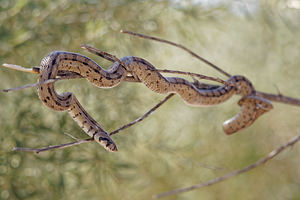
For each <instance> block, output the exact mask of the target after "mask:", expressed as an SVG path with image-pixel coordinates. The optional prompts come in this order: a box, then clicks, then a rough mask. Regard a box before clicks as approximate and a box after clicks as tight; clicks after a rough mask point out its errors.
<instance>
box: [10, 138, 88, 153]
mask: <svg viewBox="0 0 300 200" xmlns="http://www.w3.org/2000/svg"><path fill="white" fill-rule="evenodd" d="M92 141H94V138H87V139H84V140H77V141H76V142H70V143H66V144H59V145H53V146H48V147H42V148H37V149H34V148H27V147H14V148H13V151H26V152H34V153H40V152H43V151H49V150H52V149H64V148H67V147H71V146H75V145H79V144H83V143H86V142H92Z"/></svg>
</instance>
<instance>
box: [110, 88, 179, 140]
mask: <svg viewBox="0 0 300 200" xmlns="http://www.w3.org/2000/svg"><path fill="white" fill-rule="evenodd" d="M173 96H174V93H172V94H169V95H168V96H166V97H165V98H164V99H163V100H161V101H160V102H159V103H158V104H156V105H155V106H154V107H153V108H151V109H150V110H149V111H148V112H146V113H145V114H144V115H143V116H141V117H139V118H137V119H136V120H134V121H132V122H130V123H128V124H126V125H124V126H122V127H120V128H119V129H117V130H115V131H112V132H110V133H109V135H114V134H116V133H119V132H120V131H122V130H124V129H126V128H129V127H131V126H133V125H134V124H136V123H138V122H141V121H142V120H144V119H145V118H146V117H148V116H149V115H150V114H152V113H153V112H154V111H155V110H156V109H158V108H159V107H160V106H161V105H162V104H164V103H165V102H166V101H168V100H169V99H170V98H171V97H173Z"/></svg>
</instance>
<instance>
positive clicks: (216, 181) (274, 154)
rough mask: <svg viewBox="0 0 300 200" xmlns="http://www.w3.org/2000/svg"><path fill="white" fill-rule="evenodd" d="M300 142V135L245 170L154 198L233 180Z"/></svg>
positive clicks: (156, 196)
mask: <svg viewBox="0 0 300 200" xmlns="http://www.w3.org/2000/svg"><path fill="white" fill-rule="evenodd" d="M299 140H300V134H299V135H297V136H296V137H294V138H292V139H291V140H290V141H288V142H287V143H285V144H283V145H281V146H280V147H278V148H277V149H274V150H273V151H271V152H270V153H269V154H268V155H267V156H266V157H264V158H262V159H260V160H258V161H257V162H255V163H253V164H251V165H248V166H247V167H245V168H242V169H239V170H235V171H232V172H230V173H228V174H225V175H224V176H220V177H217V178H215V179H213V180H210V181H207V182H204V183H200V184H196V185H192V186H190V187H185V188H180V189H176V190H171V191H168V192H164V193H161V194H157V195H154V196H153V198H154V199H158V198H162V197H166V196H170V195H175V194H180V193H183V192H188V191H191V190H195V189H200V188H203V187H207V186H210V185H214V184H216V183H219V182H221V181H225V180H227V179H229V178H232V177H234V176H237V175H240V174H243V173H245V172H248V171H250V170H252V169H255V168H256V167H259V166H261V165H263V164H264V163H266V162H268V161H269V160H271V159H272V158H274V157H275V156H276V155H278V154H279V153H281V152H282V151H283V150H285V149H287V148H288V147H291V146H293V145H294V144H296V143H297V142H298V141H299Z"/></svg>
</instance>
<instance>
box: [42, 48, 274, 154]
mask: <svg viewBox="0 0 300 200" xmlns="http://www.w3.org/2000/svg"><path fill="white" fill-rule="evenodd" d="M121 62H122V63H119V62H114V63H113V64H112V65H111V66H110V68H109V69H108V70H105V69H103V68H101V67H100V66H99V65H98V64H97V63H95V62H94V61H93V60H91V59H90V58H88V57H86V56H83V55H80V54H76V53H70V52H62V51H54V52H51V53H50V54H49V55H48V56H46V57H45V58H43V59H42V61H41V65H40V71H39V73H40V77H39V82H40V83H43V82H45V81H47V80H49V79H54V78H56V77H57V76H59V74H63V73H68V72H72V73H77V74H79V75H80V76H82V77H84V78H86V79H87V80H88V81H89V82H91V83H92V84H93V85H95V86H97V87H99V88H111V87H115V86H117V85H118V84H120V83H121V82H122V81H125V80H126V78H127V77H128V76H129V75H130V76H131V77H133V78H134V79H136V80H138V81H141V82H142V83H144V84H145V85H146V86H147V87H148V88H149V89H151V90H152V91H154V92H156V93H160V94H168V93H177V94H178V95H179V96H180V97H181V98H182V99H183V100H184V101H185V103H187V104H189V105H192V106H212V105H216V104H220V103H222V102H224V101H226V100H228V99H229V98H230V97H231V96H232V95H234V94H238V95H241V96H242V99H241V100H240V101H239V102H238V105H239V106H241V110H240V112H239V113H238V114H237V115H236V116H234V117H233V118H231V119H229V120H227V121H226V122H224V124H223V129H224V131H225V133H227V134H232V133H235V132H237V131H239V130H241V129H243V128H246V127H248V126H250V125H251V124H252V123H253V122H254V121H255V120H256V119H257V118H258V117H259V116H260V115H262V114H263V113H265V112H267V111H269V110H271V109H272V104H271V103H270V102H269V101H268V100H266V99H263V98H261V97H258V96H256V95H255V89H254V87H253V85H252V84H251V82H250V81H249V80H248V79H247V78H245V77H244V76H239V75H237V76H232V77H230V78H229V79H228V80H227V81H226V84H225V85H221V86H215V87H203V85H202V84H199V83H198V82H194V83H192V82H189V81H187V80H185V79H183V78H178V77H164V76H163V75H162V74H161V73H159V72H157V71H156V70H155V67H154V66H153V65H152V64H150V63H149V62H147V61H146V60H144V59H142V58H138V57H133V56H127V57H123V58H121ZM122 65H125V66H122ZM38 94H39V98H40V99H41V101H42V102H43V103H44V104H45V105H46V106H48V107H49V108H51V109H53V110H56V111H67V112H68V113H69V114H70V116H71V117H72V118H73V119H74V120H75V121H76V122H77V124H78V125H79V126H80V127H81V128H82V129H83V130H84V132H85V133H87V134H88V135H89V136H90V137H93V138H94V139H95V141H97V142H98V143H99V144H100V145H102V146H103V147H104V148H105V149H106V150H108V151H112V152H114V151H117V146H116V144H115V143H114V142H113V140H112V139H111V138H110V136H109V135H108V133H107V132H106V131H105V130H104V129H103V128H102V127H101V126H100V125H99V124H98V123H97V122H96V121H95V120H94V119H93V118H92V117H91V116H90V115H89V114H88V113H87V112H86V111H85V110H84V108H83V107H82V106H81V104H80V103H79V101H78V100H77V98H76V97H75V95H74V94H72V93H70V92H65V93H62V94H58V93H57V92H56V91H55V88H54V83H49V84H40V85H39V87H38Z"/></svg>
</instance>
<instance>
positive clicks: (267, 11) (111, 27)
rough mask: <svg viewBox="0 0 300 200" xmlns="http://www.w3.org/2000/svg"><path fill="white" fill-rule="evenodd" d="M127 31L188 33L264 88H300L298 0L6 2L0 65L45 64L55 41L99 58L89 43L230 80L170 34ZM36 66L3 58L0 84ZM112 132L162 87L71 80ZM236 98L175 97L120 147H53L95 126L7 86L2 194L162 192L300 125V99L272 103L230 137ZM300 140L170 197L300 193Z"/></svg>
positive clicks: (19, 80) (0, 127)
mask: <svg viewBox="0 0 300 200" xmlns="http://www.w3.org/2000/svg"><path fill="white" fill-rule="evenodd" d="M120 29H127V30H131V31H136V32H140V33H144V34H148V35H153V36H158V37H161V38H165V39H169V40H171V41H174V42H177V43H181V44H183V45H185V46H187V47H189V48H191V49H192V50H193V51H195V52H197V53H198V54H200V55H201V56H203V57H204V58H206V59H208V60H209V61H211V62H213V63H215V64H216V65H218V66H220V67H222V68H223V69H224V70H225V71H227V72H229V73H231V74H243V75H245V76H247V77H248V78H249V79H250V80H251V81H252V82H253V83H254V85H255V86H256V88H257V89H258V90H261V91H265V92H270V93H277V92H278V90H279V91H280V92H281V93H283V94H285V95H288V96H292V97H298V98H300V94H299V88H300V79H299V77H300V68H299V67H300V51H299V49H300V40H299V38H300V1H299V0H282V1H276V0H261V1H259V0H249V1H225V0H214V1H208V0H191V1H176V0H150V1H143V0H135V1H134V0H118V1H116V0H101V1H96V0H82V1H79V0H77V1H70V0H54V1H46V0H1V1H0V63H13V64H18V65H22V66H26V67H30V66H37V65H39V63H40V60H41V59H42V58H43V57H44V56H45V55H47V54H48V53H49V52H51V51H53V50H65V51H72V52H78V53H81V54H84V55H86V56H89V57H91V58H92V59H94V60H95V61H96V62H97V63H99V64H100V65H101V66H103V67H105V68H107V67H109V65H110V63H109V62H107V61H105V60H103V59H101V58H99V57H96V56H94V55H91V54H89V53H87V52H85V51H84V50H82V49H80V47H79V46H80V44H83V43H87V44H90V45H93V46H95V47H97V48H99V49H101V50H104V51H107V52H110V53H113V54H114V55H116V56H118V57H119V58H120V57H122V56H127V55H134V56H138V57H143V58H145V59H147V60H148V61H149V62H151V63H152V64H153V65H155V66H156V67H158V68H161V69H166V68H167V69H174V70H184V71H190V72H197V73H201V74H205V75H210V76H218V77H220V78H225V77H224V76H223V75H222V74H220V73H218V72H216V71H214V70H212V69H210V68H209V67H208V66H207V65H205V64H203V63H201V62H200V61H198V60H196V59H195V58H193V57H191V56H190V55H189V54H187V53H185V52H183V51H182V50H180V49H177V48H175V47H171V46H168V45H166V44H162V43H157V42H154V41H148V40H144V39H139V38H134V37H132V36H128V35H124V34H121V33H120V32H119V31H120ZM36 80H37V76H36V75H34V74H27V73H22V72H18V71H13V70H9V69H5V68H1V71H0V88H1V89H5V88H11V87H17V86H21V85H24V84H29V83H34V82H36ZM56 85H57V90H58V91H72V92H73V93H75V95H76V96H77V98H78V99H79V100H80V102H81V103H82V105H83V106H84V107H85V108H86V110H87V111H88V112H89V113H90V114H91V115H92V116H93V117H94V118H95V119H96V120H97V121H98V122H99V123H100V124H101V125H102V126H103V127H104V128H105V129H106V130H107V131H112V130H115V129H117V128H119V127H120V126H121V125H123V124H125V123H128V122H130V121H132V120H134V119H136V118H138V117H139V116H141V115H142V114H143V113H145V112H146V111H147V110H148V109H150V108H151V107H152V106H154V105H155V104H156V103H158V102H159V100H161V99H162V98H163V97H164V96H163V95H158V94H155V93H153V92H151V91H150V90H149V89H147V88H146V87H145V86H144V85H142V84H139V83H122V84H120V85H119V86H117V87H115V88H113V89H99V88H96V87H94V86H92V85H91V84H90V83H88V82H87V81H85V80H72V81H62V82H59V83H57V84H56ZM238 99H239V97H233V98H232V99H230V100H229V101H227V102H226V103H223V104H221V105H218V106H215V107H204V108H199V107H198V108H197V107H190V106H187V105H186V104H184V102H183V101H182V100H181V99H180V98H179V97H178V96H176V97H174V98H172V99H171V100H170V101H169V102H167V103H166V104H165V105H163V106H162V107H161V108H160V109H159V110H157V111H156V112H155V113H154V114H153V115H151V116H150V117H149V118H147V119H146V120H145V121H143V122H142V123H139V124H137V125H135V126H133V127H131V128H129V129H126V130H125V131H122V132H121V133H119V134H117V135H115V136H113V139H114V140H115V141H116V143H117V145H118V147H119V152H118V153H108V152H106V151H105V150H104V149H103V148H102V147H100V146H99V145H98V144H96V143H88V144H82V145H79V146H75V147H71V148H67V149H63V150H55V151H49V152H44V153H40V154H33V153H26V152H12V151H11V150H12V148H13V147H15V146H20V147H43V146H48V145H54V144H62V143H67V142H71V141H73V139H72V138H70V137H68V136H67V135H65V134H64V133H69V134H72V135H74V136H75V137H77V138H86V137H87V136H86V134H85V133H84V132H83V131H82V130H81V129H80V128H79V127H78V126H77V125H76V124H75V122H74V121H73V120H72V119H71V118H70V117H69V116H68V114H67V113H64V112H55V111H52V110H50V109H48V108H47V107H45V106H44V105H43V104H42V103H41V102H40V100H39V98H38V96H37V92H36V89H35V88H31V89H25V90H22V91H18V92H10V93H3V92H1V93H0V113H1V114H0V150H1V152H0V199H110V200H114V199H128V200H129V199H130V200H131V199H151V196H152V195H154V194H157V193H161V192H165V191H168V190H171V189H175V188H179V187H185V186H189V185H192V184H196V183H200V182H204V181H208V180H210V179H213V178H215V177H217V176H221V175H223V174H225V173H227V172H229V171H231V170H234V169H238V168H242V167H244V166H246V165H248V164H250V163H252V162H255V161H257V160H258V159H259V158H261V157H263V156H265V155H266V154H267V153H269V152H270V151H271V150H272V149H274V148H276V147H278V146H279V145H280V144H282V143H284V142H286V141H287V140H289V139H290V138H291V137H293V136H294V135H296V134H299V131H300V117H299V113H300V108H299V107H293V106H288V105H282V104H278V103H274V106H275V109H274V110H272V111H271V112H270V113H268V114H265V115H264V116H263V117H261V118H260V119H259V120H258V121H257V122H256V123H255V124H254V125H253V126H251V127H250V128H248V129H246V130H243V131H241V132H239V133H237V134H235V135H232V136H226V135H225V134H224V133H223V131H222V126H221V124H222V122H223V121H225V120H226V119H228V118H230V117H231V116H233V115H234V114H236V113H237V112H238V110H239V107H238V106H237V104H236V103H237V101H238ZM299 154H300V148H299V145H296V146H295V147H294V148H293V149H290V150H288V151H285V152H283V153H282V154H280V155H279V156H277V157H276V158H274V159H273V160H272V161H271V162H269V163H267V164H266V165H264V166H262V167H260V168H257V169H255V170H253V171H251V172H248V173H246V174H243V175H240V176H238V177H235V178H233V179H231V180H228V181H226V182H222V183H219V184H217V185H214V186H211V187H208V188H203V189H200V190H195V191H191V192H188V193H184V194H180V195H178V196H171V197H167V198H165V199H300V190H299V188H300V168H299V166H300V158H299Z"/></svg>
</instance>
